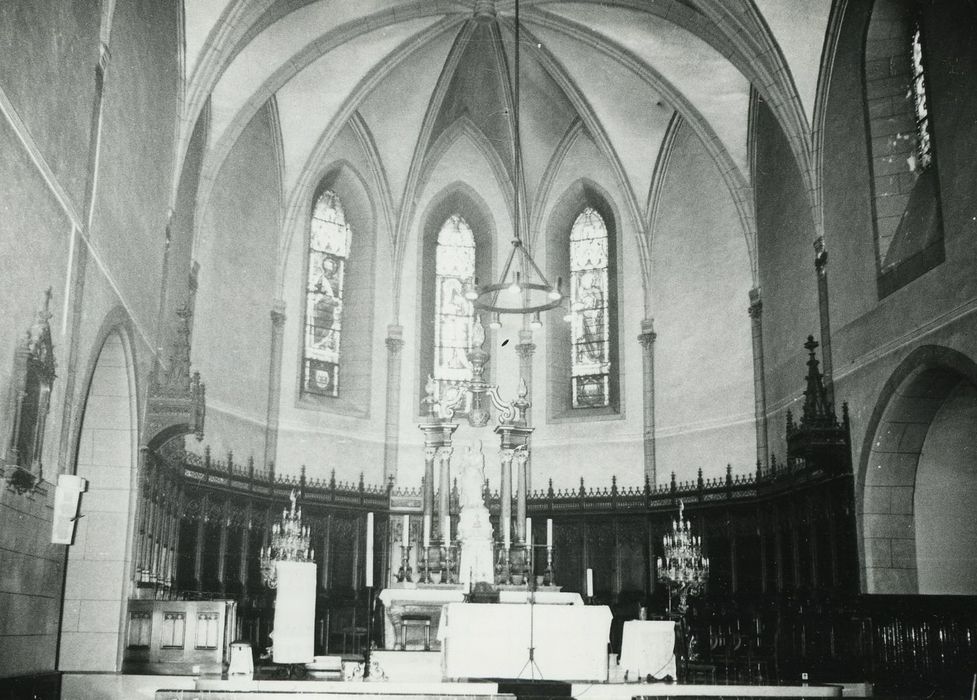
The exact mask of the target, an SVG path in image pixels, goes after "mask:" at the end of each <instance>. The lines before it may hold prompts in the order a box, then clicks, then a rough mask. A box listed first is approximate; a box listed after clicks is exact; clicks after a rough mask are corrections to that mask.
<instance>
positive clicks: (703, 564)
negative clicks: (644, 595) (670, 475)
mask: <svg viewBox="0 0 977 700" xmlns="http://www.w3.org/2000/svg"><path fill="white" fill-rule="evenodd" d="M662 545H663V546H664V551H665V558H664V560H663V559H662V558H661V557H658V560H657V565H658V580H659V581H661V582H662V583H664V584H665V585H667V586H668V590H669V600H668V605H669V608H671V604H672V600H671V598H672V594H678V597H679V603H678V610H679V612H680V613H682V614H684V613H685V612H686V610H688V596H689V595H690V594H691V595H697V594H699V593H701V592H703V591H704V590H705V588H706V583H707V582H708V580H709V557H704V556H702V537H701V536H696V535H693V534H692V524H691V523H690V522H689V521H688V520H686V519H685V503H683V502H682V501H679V503H678V521H675V520H673V521H672V532H671V533H670V534H667V535H664V536H663V537H662Z"/></svg>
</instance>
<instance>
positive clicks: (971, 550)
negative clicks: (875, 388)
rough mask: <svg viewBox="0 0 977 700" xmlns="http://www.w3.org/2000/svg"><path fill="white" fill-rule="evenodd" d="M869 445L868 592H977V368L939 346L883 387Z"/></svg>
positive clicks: (911, 360)
mask: <svg viewBox="0 0 977 700" xmlns="http://www.w3.org/2000/svg"><path fill="white" fill-rule="evenodd" d="M868 434H869V435H870V436H871V440H872V441H871V445H870V449H868V450H863V454H864V455H865V457H863V463H862V469H863V475H864V481H863V484H864V490H863V497H862V516H861V518H862V523H861V524H862V527H861V531H862V545H863V560H862V561H863V565H864V572H865V590H866V592H868V593H901V594H906V593H910V594H911V593H924V594H925V593H928V594H967V595H972V594H975V593H977V519H975V518H974V517H973V504H974V503H977V365H975V364H974V363H973V362H972V361H971V360H970V359H969V358H967V357H965V356H964V355H961V354H960V353H957V352H955V351H952V350H948V349H946V348H939V347H932V346H930V347H925V348H921V349H919V350H917V351H915V352H914V353H912V355H910V356H909V357H908V358H907V359H906V360H905V361H904V362H903V363H902V365H900V367H899V368H898V369H897V370H896V371H895V372H894V373H893V375H892V378H891V379H890V380H889V381H888V382H887V383H886V386H885V387H884V389H883V391H882V394H881V396H880V398H879V402H878V405H877V408H876V411H875V414H874V415H873V417H872V421H871V423H870V425H869V433H868Z"/></svg>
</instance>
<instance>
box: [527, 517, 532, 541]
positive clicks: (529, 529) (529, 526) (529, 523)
mask: <svg viewBox="0 0 977 700" xmlns="http://www.w3.org/2000/svg"><path fill="white" fill-rule="evenodd" d="M526 542H527V543H528V544H532V543H533V519H532V518H526Z"/></svg>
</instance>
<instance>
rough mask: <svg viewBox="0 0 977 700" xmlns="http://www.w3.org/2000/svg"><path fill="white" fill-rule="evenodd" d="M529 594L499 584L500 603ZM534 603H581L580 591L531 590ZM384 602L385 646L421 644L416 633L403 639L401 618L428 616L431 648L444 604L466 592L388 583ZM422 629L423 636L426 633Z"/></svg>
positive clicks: (458, 588) (458, 600)
mask: <svg viewBox="0 0 977 700" xmlns="http://www.w3.org/2000/svg"><path fill="white" fill-rule="evenodd" d="M528 596H529V594H528V593H527V592H526V589H525V588H513V587H510V588H502V589H501V590H500V591H499V605H507V604H520V603H521V604H525V603H526V601H527V599H528ZM533 596H534V601H535V602H536V604H537V605H560V606H562V605H583V598H581V597H580V594H579V593H564V592H562V591H561V590H560V588H559V587H558V586H551V587H544V588H542V589H539V590H537V591H535V592H534V593H533ZM378 598H379V599H380V601H381V602H382V603H383V606H384V616H383V625H384V635H383V639H384V644H383V646H384V649H386V650H388V651H392V650H396V649H404V647H405V641H406V646H407V647H408V648H417V649H420V648H422V647H421V644H422V642H421V639H420V635H419V634H413V635H409V636H408V639H407V640H405V639H404V633H403V632H404V627H403V625H404V619H405V618H407V619H408V620H411V619H413V620H417V619H421V618H425V617H426V618H428V619H429V621H430V623H429V624H430V629H429V630H428V632H429V634H430V645H429V647H430V650H431V651H437V650H438V649H440V648H441V644H440V640H441V636H442V635H441V633H440V631H439V630H440V627H441V614H442V610H443V608H444V606H446V605H448V604H450V603H461V602H463V601H464V599H465V592H464V590H463V589H462V587H461V586H451V585H443V586H441V585H433V586H424V587H417V586H416V585H415V586H413V587H391V588H385V589H383V590H382V591H380V595H379V596H378ZM428 632H425V637H426V636H427V633H428Z"/></svg>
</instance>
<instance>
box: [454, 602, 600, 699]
mask: <svg viewBox="0 0 977 700" xmlns="http://www.w3.org/2000/svg"><path fill="white" fill-rule="evenodd" d="M611 617H612V616H611V610H610V608H608V607H607V606H604V605H528V604H523V605H514V604H501V603H500V604H474V603H449V604H448V605H446V606H445V608H444V612H443V614H442V616H441V627H440V630H439V633H438V636H439V637H441V643H442V648H441V666H442V676H443V677H444V678H445V679H466V678H468V679H471V678H528V679H545V680H577V681H600V682H604V681H606V680H607V641H608V636H609V632H610V626H611ZM530 647H532V648H533V649H534V652H533V659H532V661H530V658H529V649H530Z"/></svg>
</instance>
